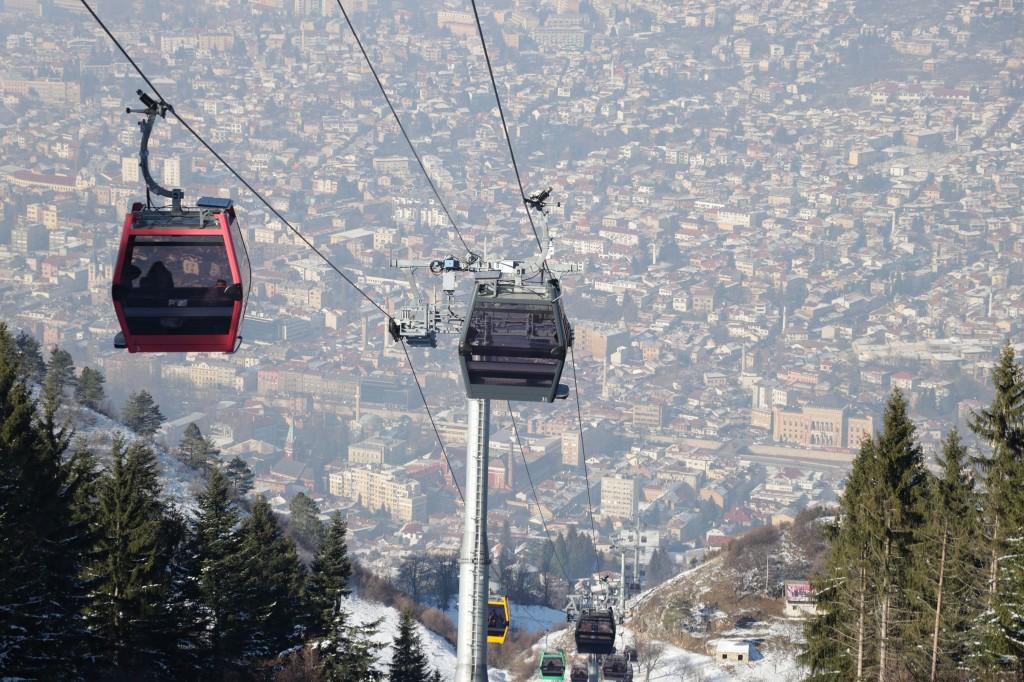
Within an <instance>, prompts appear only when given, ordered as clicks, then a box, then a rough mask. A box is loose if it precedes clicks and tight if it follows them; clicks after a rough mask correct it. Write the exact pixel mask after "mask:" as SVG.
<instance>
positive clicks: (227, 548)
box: [194, 469, 247, 668]
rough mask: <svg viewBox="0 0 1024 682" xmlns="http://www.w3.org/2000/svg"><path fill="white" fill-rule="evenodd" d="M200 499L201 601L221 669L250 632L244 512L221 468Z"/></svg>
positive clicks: (197, 534)
mask: <svg viewBox="0 0 1024 682" xmlns="http://www.w3.org/2000/svg"><path fill="white" fill-rule="evenodd" d="M197 502H198V503H199V509H198V512H197V514H196V520H195V525H194V535H195V556H196V560H195V563H196V565H197V569H198V575H199V585H198V601H199V603H200V604H201V605H202V611H203V613H202V616H201V619H202V621H203V623H204V630H205V633H206V637H207V647H208V648H209V650H210V652H211V653H212V655H213V663H214V665H215V666H217V667H218V668H220V667H223V664H224V663H226V662H227V663H230V662H233V661H237V660H238V659H240V658H241V656H242V645H243V642H244V639H245V636H246V629H245V628H246V627H247V625H246V624H245V620H246V614H244V613H243V612H242V611H241V608H242V604H243V601H244V598H245V595H246V592H245V585H244V582H243V568H244V566H243V564H242V555H241V542H240V540H239V537H238V533H237V528H236V526H237V525H238V521H239V514H238V510H237V509H235V506H234V503H233V502H232V501H231V498H230V496H229V491H228V483H227V479H225V478H224V476H223V475H222V474H221V473H220V471H218V470H216V469H215V470H214V471H213V473H212V474H211V475H210V479H209V481H208V482H207V485H206V489H205V490H204V491H203V492H202V493H200V494H199V495H198V497H197Z"/></svg>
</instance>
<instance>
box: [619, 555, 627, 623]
mask: <svg viewBox="0 0 1024 682" xmlns="http://www.w3.org/2000/svg"><path fill="white" fill-rule="evenodd" d="M619 557H621V560H622V561H621V563H622V572H621V573H619V575H620V576H621V577H620V578H619V611H620V613H622V614H625V613H626V585H627V583H626V550H625V549H623V550H620V554H619Z"/></svg>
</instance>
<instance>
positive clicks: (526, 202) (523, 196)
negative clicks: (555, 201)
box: [470, 0, 550, 256]
mask: <svg viewBox="0 0 1024 682" xmlns="http://www.w3.org/2000/svg"><path fill="white" fill-rule="evenodd" d="M470 4H471V5H473V17H474V18H475V19H476V30H477V33H479V34H480V46H481V47H483V49H484V60H486V62H487V73H488V74H490V77H491V88H492V89H493V90H494V100H495V101H496V102H497V103H498V115H499V116H501V129H502V130H504V131H505V143H506V144H507V145H508V153H509V156H511V157H512V170H513V171H515V174H516V182H517V183H519V196H520V198H521V199H522V201H523V208H525V209H526V218H527V219H528V220H529V221H530V229H531V230H533V238H534V239H536V240H537V248H538V249H540V254H541V256H543V255H544V245H543V244H542V243H541V241H540V233H539V232H537V225H536V224H534V222H533V214H532V213H530V206H531V205H533V204H531V203H530V202H531V201H533V200H535V199H536V198H537V197H538V196H539V195H536V194H535V195H533V196H532V197H527V196H526V190H525V189H524V188H523V178H522V176H521V175H520V174H519V164H518V163H516V153H515V150H514V149H512V137H511V136H510V135H509V134H508V123H507V122H506V121H505V109H504V107H502V106H501V97H500V96H499V95H498V83H497V81H496V80H494V69H493V68H492V67H491V55H490V54H489V53H488V52H487V41H486V40H484V28H483V26H482V25H481V24H480V13H479V12H478V11H477V9H476V0H470ZM549 191H550V190H549ZM546 198H547V197H546V196H545V197H543V199H546ZM543 199H542V200H541V203H542V202H543Z"/></svg>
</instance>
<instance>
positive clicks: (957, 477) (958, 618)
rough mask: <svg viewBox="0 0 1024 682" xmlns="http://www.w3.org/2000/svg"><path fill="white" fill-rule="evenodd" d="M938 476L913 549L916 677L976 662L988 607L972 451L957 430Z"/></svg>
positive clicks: (933, 676) (937, 675)
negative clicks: (976, 634) (977, 631)
mask: <svg viewBox="0 0 1024 682" xmlns="http://www.w3.org/2000/svg"><path fill="white" fill-rule="evenodd" d="M938 464H939V465H940V466H941V467H942V471H941V475H940V476H939V477H938V478H935V477H931V478H930V480H929V484H930V485H929V488H928V496H927V498H926V500H925V505H926V510H927V513H926V519H927V522H926V526H925V527H924V528H923V529H922V531H921V533H920V537H921V539H920V541H919V542H918V544H917V545H916V546H915V548H914V553H915V565H916V571H915V578H916V580H915V583H914V585H913V587H912V594H913V596H914V608H915V611H916V612H917V613H919V614H920V616H921V617H920V620H919V622H918V624H917V627H916V628H915V632H914V633H913V639H914V640H915V641H916V642H920V643H927V646H919V647H915V650H916V651H917V652H920V653H918V655H917V656H915V658H919V659H921V660H920V661H919V663H918V666H917V670H916V672H915V675H916V677H918V678H921V679H924V678H925V677H927V678H928V679H931V680H936V679H941V678H942V677H943V676H945V675H953V674H955V673H957V672H958V671H963V670H964V669H965V668H966V667H970V666H972V665H973V664H974V663H975V661H974V660H973V656H974V647H972V646H971V644H970V642H971V640H972V639H973V630H974V628H975V627H976V625H977V622H978V619H979V618H980V616H981V613H982V610H983V604H984V597H985V595H984V579H983V577H984V573H985V563H984V560H983V558H982V557H981V556H980V555H979V552H978V549H979V546H980V545H979V540H980V534H979V531H978V527H979V524H978V513H977V502H978V500H977V493H976V491H975V490H974V481H973V479H972V478H971V476H970V475H969V474H968V471H967V451H966V449H965V448H964V445H963V443H962V442H961V440H960V435H959V434H958V433H957V431H956V429H953V430H952V431H951V432H950V433H949V434H948V435H947V437H946V439H945V441H943V447H942V453H941V456H940V457H939V460H938Z"/></svg>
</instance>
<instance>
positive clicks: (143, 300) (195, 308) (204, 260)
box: [121, 236, 234, 335]
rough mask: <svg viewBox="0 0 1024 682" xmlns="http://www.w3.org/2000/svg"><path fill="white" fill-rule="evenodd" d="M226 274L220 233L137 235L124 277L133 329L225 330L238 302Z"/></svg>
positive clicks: (160, 331)
mask: <svg viewBox="0 0 1024 682" xmlns="http://www.w3.org/2000/svg"><path fill="white" fill-rule="evenodd" d="M142 272H145V273H146V274H145V275H143V276H142V277H139V275H138V274H137V273H142ZM226 276H227V277H230V266H229V265H228V263H227V254H226V251H225V248H224V242H223V240H222V239H221V238H220V237H212V238H211V237H190V238H187V241H184V242H183V241H182V240H181V239H180V238H179V239H177V240H175V239H172V238H168V237H159V236H154V237H135V238H134V239H133V240H132V242H131V244H130V247H129V262H128V264H126V266H125V269H124V273H123V274H122V277H121V282H122V286H123V287H125V289H126V292H125V294H126V296H125V298H124V306H125V307H124V312H125V319H126V322H127V324H128V328H129V331H130V332H131V333H133V334H140V335H146V334H175V335H180V334H227V333H228V330H229V329H230V326H231V320H232V314H233V312H234V309H233V306H234V300H233V298H232V297H231V296H230V295H229V293H230V291H229V284H228V282H229V280H228V279H227V277H226Z"/></svg>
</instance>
